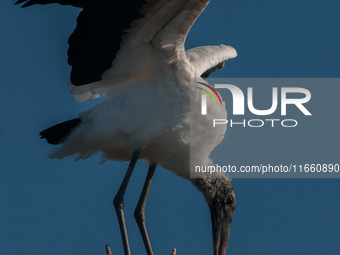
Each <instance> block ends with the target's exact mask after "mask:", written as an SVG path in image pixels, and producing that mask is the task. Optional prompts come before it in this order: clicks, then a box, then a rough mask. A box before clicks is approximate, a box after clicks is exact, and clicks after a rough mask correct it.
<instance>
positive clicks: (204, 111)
mask: <svg viewBox="0 0 340 255" xmlns="http://www.w3.org/2000/svg"><path fill="white" fill-rule="evenodd" d="M197 83H198V84H201V85H203V86H206V87H207V88H209V89H210V90H211V91H212V92H214V94H215V95H216V96H217V98H218V100H219V101H220V104H221V106H222V99H221V97H220V96H219V94H218V93H217V91H216V90H215V89H214V88H213V87H212V86H210V85H209V84H206V83H203V82H197ZM197 88H198V89H200V90H203V91H204V92H206V93H207V94H208V95H209V96H210V97H211V98H212V100H213V101H214V103H215V105H217V103H216V100H215V98H214V95H213V94H212V93H211V92H210V91H209V90H207V89H204V88H201V87H197ZM201 102H202V108H201V114H202V115H207V95H206V94H202V98H201Z"/></svg>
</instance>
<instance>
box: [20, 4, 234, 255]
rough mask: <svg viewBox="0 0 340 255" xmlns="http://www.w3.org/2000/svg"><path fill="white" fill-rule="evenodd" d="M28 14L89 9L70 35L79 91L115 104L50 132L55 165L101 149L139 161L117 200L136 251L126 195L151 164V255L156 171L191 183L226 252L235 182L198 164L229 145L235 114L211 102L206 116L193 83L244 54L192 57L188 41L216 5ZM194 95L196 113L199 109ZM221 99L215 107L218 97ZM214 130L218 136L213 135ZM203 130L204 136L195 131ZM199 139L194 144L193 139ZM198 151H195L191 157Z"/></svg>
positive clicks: (140, 209) (221, 50)
mask: <svg viewBox="0 0 340 255" xmlns="http://www.w3.org/2000/svg"><path fill="white" fill-rule="evenodd" d="M23 2H26V3H25V4H24V5H23V7H26V6H30V5H34V4H49V3H59V4H62V5H72V6H75V7H81V8H82V9H83V10H82V11H81V12H80V14H79V16H78V18H77V27H76V28H75V30H74V32H73V33H72V35H71V36H70V37H69V50H68V63H69V64H70V65H71V66H72V72H71V77H70V81H69V86H68V88H69V91H70V92H71V93H72V94H73V95H74V97H75V99H76V100H77V101H79V102H85V101H88V100H91V99H94V98H97V97H99V96H102V95H107V97H106V99H105V100H104V101H103V102H101V103H99V104H98V105H96V106H94V107H92V108H91V109H89V110H87V111H85V112H82V113H80V115H79V118H76V119H73V120H70V121H66V122H63V123H60V124H58V125H55V126H53V127H50V128H48V129H46V130H44V131H42V132H41V133H40V134H41V138H46V139H47V141H48V142H49V143H51V144H61V145H60V146H59V147H58V148H57V149H56V150H55V151H54V152H53V153H52V154H51V155H50V157H51V158H58V159H60V158H64V157H66V156H70V155H74V154H76V155H77V159H86V158H88V157H90V156H91V155H93V154H95V153H97V152H101V153H102V158H103V162H104V161H106V160H109V159H111V160H120V161H128V160H130V165H129V167H128V170H127V172H126V175H125V177H124V180H123V182H122V184H121V186H120V188H119V191H118V193H117V195H116V196H115V198H114V206H115V209H116V212H117V215H118V220H119V224H120V230H121V235H122V239H123V245H124V251H125V254H130V248H129V242H128V236H127V230H126V226H125V219H124V194H125V190H126V188H127V185H128V182H129V179H130V177H131V174H132V172H133V169H134V166H135V164H136V162H137V160H138V159H144V160H146V161H148V162H150V168H149V172H148V175H147V178H146V181H145V184H144V187H143V190H142V193H141V196H140V200H139V202H138V205H137V207H136V210H135V218H136V221H137V224H138V226H139V229H140V232H141V235H142V238H143V241H144V244H145V247H146V250H147V253H148V254H149V255H150V254H153V252H152V248H151V244H150V241H149V237H148V234H147V230H146V226H145V215H144V208H145V202H146V197H147V194H148V191H149V187H150V184H151V181H152V177H153V174H154V171H155V169H156V165H158V164H159V165H161V166H162V167H164V168H166V169H168V170H171V171H173V172H174V173H175V174H177V175H179V176H181V177H183V178H185V179H187V180H189V181H191V182H192V183H193V185H194V186H195V187H196V188H197V189H198V190H199V191H201V192H202V193H203V195H204V198H205V201H206V202H207V204H208V206H209V208H210V212H211V220H212V229H213V246H214V247H213V250H214V255H224V254H225V253H226V250H227V244H228V239H229V233H230V226H231V221H232V216H233V211H234V209H235V205H236V200H235V194H234V192H233V187H232V185H231V182H230V179H228V178H227V177H226V176H224V175H223V174H220V173H215V174H211V175H210V174H207V173H199V174H198V175H197V176H196V178H190V171H193V166H195V165H196V166H209V165H211V164H212V161H211V159H210V158H209V155H210V153H211V151H212V150H213V149H214V148H215V147H216V146H217V145H218V144H219V143H220V142H221V141H222V139H223V137H224V133H225V131H226V127H225V126H220V127H216V128H214V129H211V123H212V122H211V121H212V120H213V119H215V118H221V117H224V118H226V110H225V107H224V106H223V107H215V106H214V104H213V103H212V102H208V105H207V108H208V111H209V115H207V116H202V115H201V112H200V111H199V110H195V109H200V107H199V105H200V102H199V101H200V93H201V91H200V90H198V89H196V88H195V86H192V85H191V81H192V80H193V79H195V78H196V79H197V80H198V81H199V82H203V83H206V81H205V78H206V77H208V76H209V74H210V73H211V72H213V71H215V69H217V68H222V67H223V64H224V62H225V61H227V60H229V59H232V58H234V57H236V55H237V54H236V51H235V50H234V49H233V48H232V47H230V46H225V45H219V46H204V47H197V48H194V49H191V50H187V51H185V49H184V42H185V39H186V36H187V34H188V32H189V30H190V28H191V26H192V25H193V23H194V22H195V20H196V19H197V17H198V16H199V15H200V13H201V12H202V11H203V10H204V8H205V7H206V6H207V4H208V3H209V0H129V1H127V0H19V1H17V2H16V3H17V4H18V3H23ZM190 95H191V98H192V99H191V101H192V103H193V104H194V106H198V107H194V108H192V109H191V110H190ZM211 101H212V100H211ZM207 130H209V132H206V131H207ZM193 133H195V135H196V136H195V137H193V136H192V134H193ZM190 135H191V137H190ZM190 149H191V150H190Z"/></svg>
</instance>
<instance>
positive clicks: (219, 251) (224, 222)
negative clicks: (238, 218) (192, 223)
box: [210, 207, 233, 255]
mask: <svg viewBox="0 0 340 255" xmlns="http://www.w3.org/2000/svg"><path fill="white" fill-rule="evenodd" d="M210 213H211V221H212V230H213V247H214V255H225V254H226V252H227V246H228V240H229V234H230V228H231V221H232V219H233V209H232V208H227V209H225V208H224V209H223V208H215V207H211V208H210Z"/></svg>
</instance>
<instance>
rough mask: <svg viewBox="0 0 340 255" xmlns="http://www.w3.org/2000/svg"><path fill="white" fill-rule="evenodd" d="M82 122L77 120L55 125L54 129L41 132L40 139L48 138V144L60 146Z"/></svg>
mask: <svg viewBox="0 0 340 255" xmlns="http://www.w3.org/2000/svg"><path fill="white" fill-rule="evenodd" d="M80 122H81V119H79V118H76V119H72V120H68V121H65V122H62V123H59V124H57V125H54V126H53V127H50V128H48V129H45V130H44V131H41V132H40V139H43V138H46V140H47V142H48V143H50V144H60V143H62V142H63V141H64V138H65V137H66V136H67V135H69V134H70V132H71V131H72V129H74V128H75V127H76V126H78V124H79V123H80Z"/></svg>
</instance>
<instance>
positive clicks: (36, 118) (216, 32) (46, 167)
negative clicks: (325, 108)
mask: <svg viewBox="0 0 340 255" xmlns="http://www.w3.org/2000/svg"><path fill="white" fill-rule="evenodd" d="M339 11H340V4H339V3H338V1H335V0H323V1H321V0H318V1H307V0H296V1H285V2H283V1H277V0H274V1H269V0H261V1H242V0H238V1H226V0H212V1H211V3H210V4H209V6H208V7H207V9H206V10H205V12H204V13H203V14H202V15H201V17H200V18H199V19H198V21H197V22H196V23H195V25H194V27H193V28H192V30H191V32H190V34H189V36H188V39H187V42H186V46H187V48H191V47H195V46H201V45H213V44H220V43H223V44H227V45H232V46H233V47H235V49H236V50H237V52H238V55H239V56H238V57H237V58H236V59H234V60H232V61H229V62H228V63H227V64H226V66H225V68H224V69H223V70H219V71H218V72H215V73H214V77H238V78H240V77H241V78H243V77H272V78H283V77H291V78H297V77H303V78H329V77H340V68H339V67H340V65H339V64H340V63H339V62H340V50H339V45H340V43H339V42H340V40H339V39H340V37H339V32H338V27H339V24H340V16H339V15H338V14H339ZM78 12H79V10H77V9H76V8H72V7H65V6H59V5H50V6H34V7H30V8H26V9H20V8H19V7H18V6H14V5H13V2H12V1H9V0H8V1H1V3H0V24H1V26H0V30H1V40H0V49H1V50H0V59H1V61H0V65H1V66H0V74H1V83H2V84H1V88H2V90H1V97H0V98H1V100H0V104H1V109H2V116H1V121H0V143H1V147H0V148H1V152H0V164H1V171H0V192H1V197H0V204H1V208H2V209H1V213H0V225H1V231H0V252H1V254H17V253H26V254H75V253H77V254H105V244H107V243H108V244H109V245H110V246H111V248H112V250H114V251H115V254H123V248H122V244H121V238H120V234H119V228H118V223H117V220H116V215H115V211H114V208H113V206H112V199H113V197H114V195H115V194H116V192H117V190H118V187H119V185H120V182H121V180H122V179H123V176H124V174H125V170H126V168H127V163H119V162H107V163H105V164H104V165H101V166H100V165H99V156H95V157H93V158H90V159H87V160H86V161H78V162H74V161H73V160H72V158H67V159H63V160H51V159H49V158H47V156H46V154H47V153H48V152H49V151H50V150H51V149H52V148H53V147H52V146H51V145H49V144H47V143H46V142H45V141H43V140H39V139H38V138H39V136H38V133H39V131H41V130H43V129H45V128H46V127H49V126H51V125H53V124H56V123H59V122H61V121H64V120H68V119H71V118H74V117H76V116H77V115H78V113H79V112H81V111H84V110H86V109H88V108H89V107H91V106H92V105H94V104H95V103H97V102H90V103H88V104H86V103H85V104H79V103H77V102H76V101H75V100H74V99H73V97H72V95H71V94H69V93H68V91H67V87H66V86H67V80H68V77H69V72H70V67H69V66H68V65H67V64H66V59H67V56H66V51H67V47H68V46H67V38H68V36H69V35H70V34H71V33H72V31H73V29H74V27H75V19H76V17H77V14H78ZM327 93H329V92H327ZM328 117H329V118H328V120H329V125H336V124H338V116H337V115H335V116H334V115H330V116H328ZM228 131H229V130H228ZM228 131H227V132H228ZM306 134H309V135H311V132H309V131H308V130H306ZM313 135H316V136H324V137H325V138H327V139H328V140H336V139H338V137H337V136H335V137H329V136H331V135H332V136H333V135H334V133H331V134H330V133H328V132H327V130H326V129H325V130H323V129H322V127H320V130H319V133H316V134H314V133H313ZM335 135H336V134H335ZM226 139H232V138H229V137H228V133H227V138H226ZM259 139H260V140H261V139H262V142H264V143H265V142H268V138H266V137H262V138H259V137H249V136H248V137H247V140H246V146H249V147H251V146H253V145H254V143H255V142H258V141H259ZM313 146H315V147H318V144H306V146H305V151H294V150H293V152H291V153H290V154H289V155H291V154H294V152H295V155H296V157H297V158H298V157H299V156H300V155H301V156H303V155H306V154H308V153H313ZM238 149H239V154H238V156H239V157H243V158H244V162H245V163H247V162H248V158H249V157H250V158H251V157H252V155H249V154H247V153H246V152H245V151H242V147H241V148H240V147H238ZM285 149H286V150H287V151H290V150H291V148H285ZM334 149H335V147H334V144H332V145H329V146H328V145H327V143H326V144H323V149H322V150H320V148H318V150H319V151H320V153H324V154H326V155H336V154H334V151H333V150H334ZM254 151H255V152H256V150H254ZM257 153H258V151H257ZM264 153H265V152H264ZM334 157H335V156H334ZM334 157H333V158H332V159H333V161H334V163H340V162H336V160H338V157H337V158H334ZM304 163H308V162H304ZM327 163H329V162H327ZM146 172H147V166H146V165H145V164H143V163H142V162H139V163H138V165H137V168H136V171H135V172H134V174H133V176H132V179H131V182H130V184H129V187H128V190H127V193H126V206H125V208H126V211H125V212H126V220H127V227H128V231H129V238H130V245H131V250H132V253H133V254H144V248H143V244H142V240H141V238H140V236H139V232H138V229H137V225H136V224H135V221H134V218H133V210H134V207H135V205H136V204H137V201H138V197H139V193H140V191H141V189H142V185H143V181H144V178H145V176H146ZM232 182H233V185H234V189H235V193H236V196H237V209H236V210H235V213H234V219H233V223H232V230H231V235H230V240H229V245H228V252H227V254H261V255H263V254H271V255H272V254H278V255H280V254H321V253H322V254H339V252H340V244H339V241H338V240H339V237H340V230H339V229H340V219H339V215H340V206H339V203H338V200H339V195H338V194H340V185H339V184H340V182H339V179H234V180H233V181H232ZM146 214H147V215H146V217H147V226H148V230H149V235H150V239H151V242H152V244H153V249H154V253H155V254H170V251H171V249H172V247H176V248H177V251H178V254H212V237H211V224H210V215H209V209H208V207H207V205H206V204H205V202H204V199H203V196H202V195H201V194H200V193H199V192H198V191H196V190H195V189H194V188H193V187H192V185H191V183H190V182H188V181H186V180H182V179H181V178H179V177H177V176H175V175H173V174H172V173H170V172H168V171H166V170H164V169H161V168H159V169H158V171H156V173H155V178H154V182H153V183H152V187H151V190H150V194H149V197H148V201H147V208H146Z"/></svg>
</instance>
